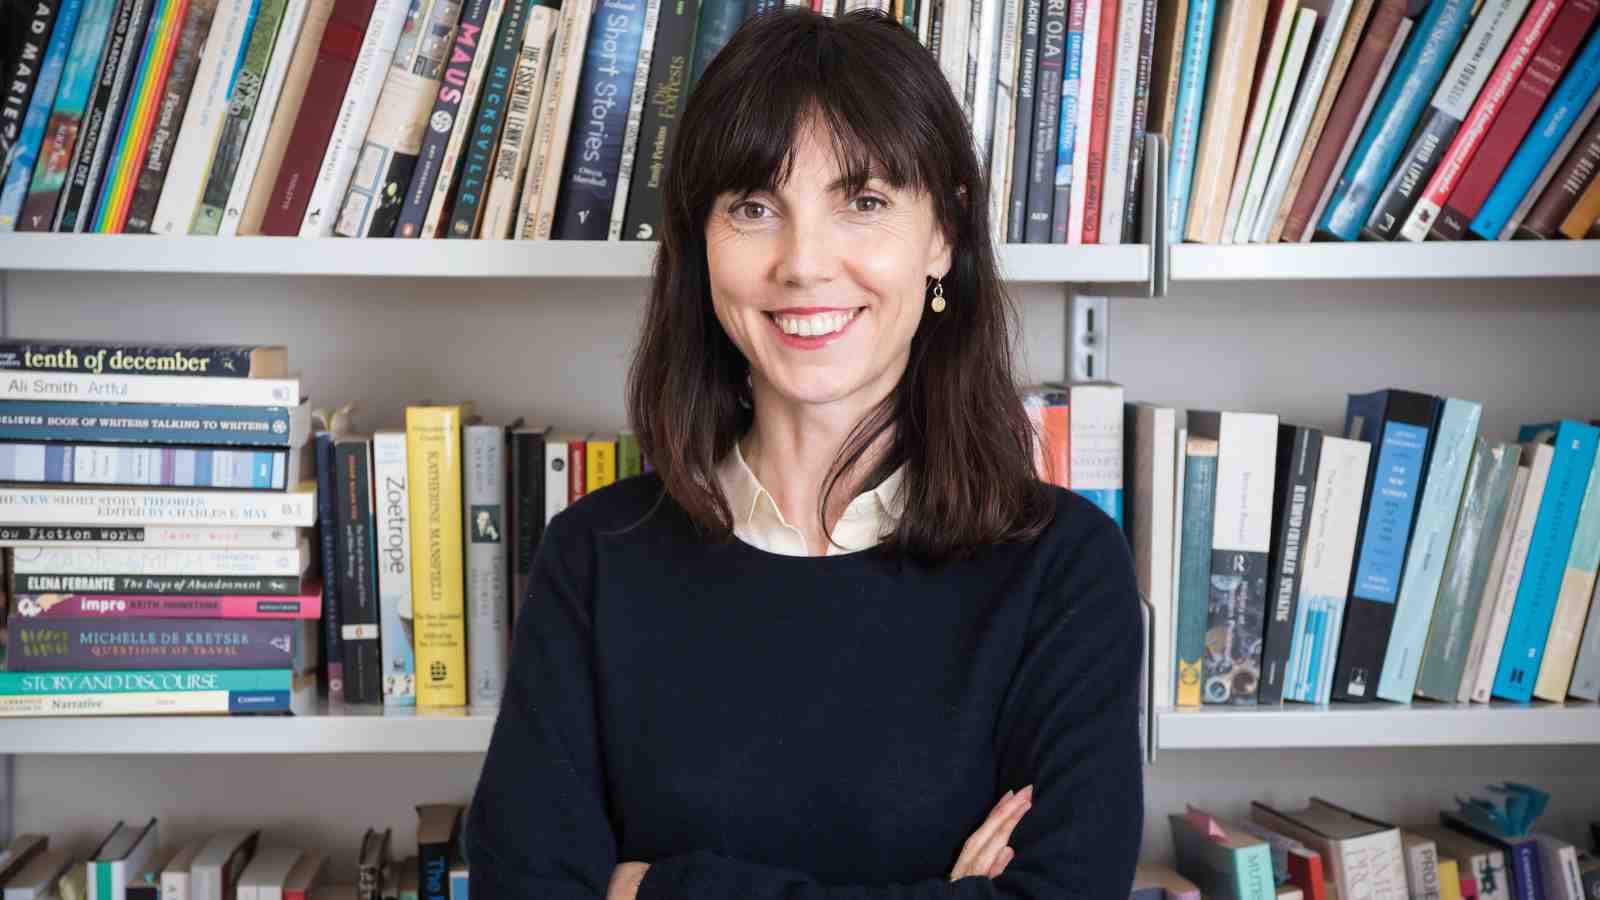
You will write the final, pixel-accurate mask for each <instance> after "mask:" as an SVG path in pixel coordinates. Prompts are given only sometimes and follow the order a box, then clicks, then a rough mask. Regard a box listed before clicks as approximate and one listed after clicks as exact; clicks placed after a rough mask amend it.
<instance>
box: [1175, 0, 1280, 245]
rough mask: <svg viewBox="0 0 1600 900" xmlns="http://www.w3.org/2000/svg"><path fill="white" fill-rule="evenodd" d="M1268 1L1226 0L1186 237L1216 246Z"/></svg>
mask: <svg viewBox="0 0 1600 900" xmlns="http://www.w3.org/2000/svg"><path fill="white" fill-rule="evenodd" d="M1266 10H1267V2H1266V0H1223V2H1222V4H1221V5H1220V7H1219V12H1218V14H1217V18H1218V23H1219V24H1218V26H1217V30H1218V35H1217V37H1216V41H1217V43H1216V46H1215V47H1214V48H1213V50H1212V54H1211V71H1210V74H1209V75H1208V76H1207V82H1206V83H1207V87H1206V100H1205V116H1204V120H1203V122H1202V123H1201V132H1200V141H1199V144H1198V145H1197V148H1198V149H1197V151H1196V155H1195V164H1194V175H1193V181H1192V183H1191V187H1190V197H1189V215H1188V221H1187V224H1186V226H1185V229H1184V235H1183V236H1184V238H1185V239H1186V240H1190V241H1196V242H1199V243H1206V244H1214V243H1217V241H1218V240H1219V239H1220V238H1221V237H1222V224H1223V219H1224V218H1225V217H1226V215H1227V207H1228V186H1229V185H1231V184H1232V183H1233V175H1234V169H1235V168H1236V166H1237V163H1238V158H1237V152H1238V148H1239V141H1240V138H1241V137H1242V134H1243V130H1244V126H1245V113H1246V108H1245V107H1246V104H1247V97H1246V96H1245V95H1244V92H1242V91H1239V90H1237V86H1238V85H1239V84H1240V83H1242V82H1244V81H1245V80H1247V79H1248V77H1249V75H1248V74H1247V73H1249V72H1250V71H1251V70H1252V69H1254V67H1255V62H1256V55H1257V53H1258V52H1259V50H1260V45H1261V33H1262V28H1263V26H1264V24H1265V19H1266Z"/></svg>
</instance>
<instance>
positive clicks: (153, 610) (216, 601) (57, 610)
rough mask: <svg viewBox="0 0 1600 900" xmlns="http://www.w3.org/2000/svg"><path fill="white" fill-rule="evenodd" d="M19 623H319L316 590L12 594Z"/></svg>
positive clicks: (318, 589) (319, 594) (318, 588)
mask: <svg viewBox="0 0 1600 900" xmlns="http://www.w3.org/2000/svg"><path fill="white" fill-rule="evenodd" d="M15 614H16V615H18V616H21V617H22V618H25V619H112V618H130V619H320V618H322V586H321V585H312V586H311V587H310V589H309V590H307V591H306V592H305V593H303V594H291V595H288V596H283V597H268V596H249V595H242V596H236V595H231V594H218V595H201V596H176V595H161V594H153V595H144V594H18V595H17V596H16V598H15Z"/></svg>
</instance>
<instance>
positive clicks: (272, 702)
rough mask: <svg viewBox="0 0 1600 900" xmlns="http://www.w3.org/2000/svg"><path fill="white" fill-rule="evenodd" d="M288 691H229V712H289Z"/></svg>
mask: <svg viewBox="0 0 1600 900" xmlns="http://www.w3.org/2000/svg"><path fill="white" fill-rule="evenodd" d="M289 697H290V695H289V692H288V691H229V692H228V712H230V713H233V714H238V713H280V712H289Z"/></svg>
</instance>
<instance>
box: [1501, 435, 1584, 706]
mask: <svg viewBox="0 0 1600 900" xmlns="http://www.w3.org/2000/svg"><path fill="white" fill-rule="evenodd" d="M1545 427H1546V426H1525V427H1524V428H1523V430H1522V433H1521V435H1519V438H1520V439H1526V440H1532V439H1534V437H1535V436H1536V435H1537V434H1538V433H1539V432H1541V431H1543V430H1544V428H1545ZM1597 445H1600V428H1596V427H1595V426H1593V425H1585V424H1582V423H1580V422H1573V421H1563V422H1562V423H1560V425H1558V426H1557V428H1556V433H1555V443H1554V446H1555V457H1554V458H1553V459H1552V460H1551V463H1550V479H1549V481H1547V482H1546V483H1545V488H1544V495H1543V500H1542V501H1541V502H1540V504H1539V518H1538V519H1536V520H1535V521H1534V526H1533V539H1532V541H1531V542H1530V543H1529V544H1528V559H1527V562H1526V563H1524V564H1523V569H1522V583H1521V584H1520V585H1519V586H1518V587H1517V600H1516V604H1515V605H1514V606H1513V607H1512V610H1511V624H1510V626H1509V627H1508V628H1507V629H1506V642H1505V646H1504V648H1503V649H1502V650H1501V651H1500V667H1499V668H1498V669H1497V670H1496V671H1495V676H1494V696H1496V697H1499V698H1500V699H1502V700H1512V701H1515V702H1518V703H1526V702H1528V701H1529V700H1530V699H1532V697H1533V688H1534V683H1535V681H1536V680H1537V679H1538V677H1539V662H1540V660H1541V659H1542V658H1543V656H1544V644H1545V639H1546V638H1547V637H1548V636H1549V634H1550V622H1551V620H1552V619H1553V618H1554V616H1555V606H1556V597H1557V595H1558V594H1559V592H1560V590H1561V581H1562V578H1563V577H1564V575H1565V573H1566V563H1567V556H1568V552H1569V551H1570V550H1571V548H1572V538H1573V535H1574V533H1575V532H1576V531H1577V528H1578V512H1579V508H1580V506H1581V504H1582V502H1583V494H1584V490H1585V489H1586V488H1587V487H1588V485H1589V474H1590V472H1591V470H1592V469H1593V468H1594V461H1595V450H1596V446H1597Z"/></svg>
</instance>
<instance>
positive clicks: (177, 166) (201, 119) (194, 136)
mask: <svg viewBox="0 0 1600 900" xmlns="http://www.w3.org/2000/svg"><path fill="white" fill-rule="evenodd" d="M259 9H260V0H224V2H222V3H220V4H219V5H218V7H217V12H216V14H215V15H214V16H213V17H212V20H211V32H210V34H209V35H208V36H207V38H206V42H205V51H204V53H202V54H201V57H200V68H199V70H198V72H197V73H196V75H195V80H194V86H193V88H192V89H191V91H190V97H189V104H188V106H187V107H185V109H184V112H183V124H182V126H181V127H180V129H179V131H178V134H177V136H176V139H175V140H176V144H175V145H174V146H173V149H172V158H171V160H170V161H169V162H168V164H167V175H166V181H165V183H163V184H162V186H161V199H160V200H159V201H158V202H157V203H156V210H155V219H154V221H153V222H152V224H151V232H152V233H154V234H188V233H189V226H190V225H191V224H192V222H193V221H194V214H195V210H196V209H198V208H199V206H200V193H201V191H202V189H203V188H204V187H205V178H206V175H207V173H209V172H210V171H211V163H212V160H213V159H214V158H215V153H216V150H217V142H218V140H219V139H220V138H221V137H222V123H223V121H224V119H225V117H226V115H227V112H228V100H229V97H230V95H231V93H232V90H233V79H234V76H235V75H236V74H237V73H238V71H239V64H240V63H241V62H242V60H243V55H244V52H245V50H246V49H248V38H249V36H250V30H251V26H252V24H253V23H254V21H255V17H256V14H257V12H258V11H259Z"/></svg>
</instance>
